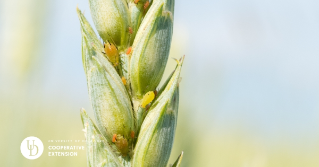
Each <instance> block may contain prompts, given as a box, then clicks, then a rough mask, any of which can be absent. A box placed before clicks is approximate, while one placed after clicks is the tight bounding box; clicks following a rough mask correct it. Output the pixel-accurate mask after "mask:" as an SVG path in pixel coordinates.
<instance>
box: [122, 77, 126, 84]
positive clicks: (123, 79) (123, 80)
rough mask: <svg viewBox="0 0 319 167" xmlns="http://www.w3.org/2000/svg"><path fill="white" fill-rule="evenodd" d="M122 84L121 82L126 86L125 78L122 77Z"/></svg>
mask: <svg viewBox="0 0 319 167" xmlns="http://www.w3.org/2000/svg"><path fill="white" fill-rule="evenodd" d="M122 82H123V84H124V85H126V79H125V77H122Z"/></svg>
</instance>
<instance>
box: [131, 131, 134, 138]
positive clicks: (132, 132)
mask: <svg viewBox="0 0 319 167" xmlns="http://www.w3.org/2000/svg"><path fill="white" fill-rule="evenodd" d="M134 135H135V132H134V131H131V137H132V138H133V139H134Z"/></svg>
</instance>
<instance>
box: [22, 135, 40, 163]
mask: <svg viewBox="0 0 319 167" xmlns="http://www.w3.org/2000/svg"><path fill="white" fill-rule="evenodd" d="M43 148H44V147H43V143H42V141H41V140H40V139H39V138H37V137H33V136H30V137H27V138H25V139H24V140H23V141H22V143H21V146H20V150H21V153H22V155H23V156H24V157H26V158H27V159H37V158H39V157H40V156H41V155H42V153H43Z"/></svg>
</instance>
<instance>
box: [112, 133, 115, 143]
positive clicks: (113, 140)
mask: <svg viewBox="0 0 319 167" xmlns="http://www.w3.org/2000/svg"><path fill="white" fill-rule="evenodd" d="M112 142H113V143H115V142H116V134H114V135H113V138H112Z"/></svg>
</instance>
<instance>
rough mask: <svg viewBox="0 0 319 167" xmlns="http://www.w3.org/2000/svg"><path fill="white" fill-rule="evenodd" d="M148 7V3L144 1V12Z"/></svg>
mask: <svg viewBox="0 0 319 167" xmlns="http://www.w3.org/2000/svg"><path fill="white" fill-rule="evenodd" d="M149 5H150V1H146V2H145V4H144V10H146V9H147V8H148V6H149Z"/></svg>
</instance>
